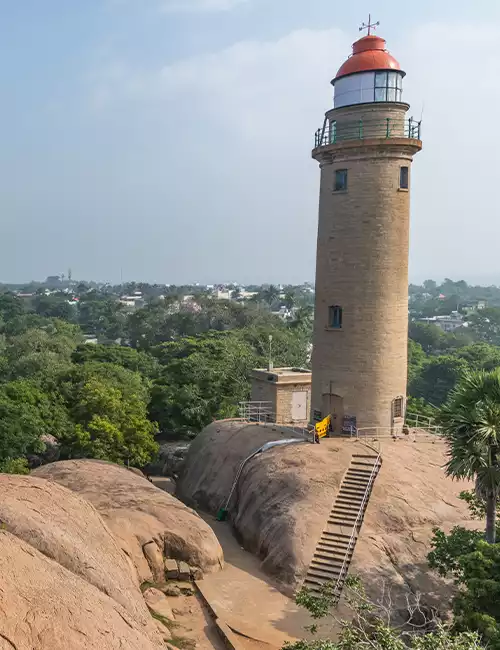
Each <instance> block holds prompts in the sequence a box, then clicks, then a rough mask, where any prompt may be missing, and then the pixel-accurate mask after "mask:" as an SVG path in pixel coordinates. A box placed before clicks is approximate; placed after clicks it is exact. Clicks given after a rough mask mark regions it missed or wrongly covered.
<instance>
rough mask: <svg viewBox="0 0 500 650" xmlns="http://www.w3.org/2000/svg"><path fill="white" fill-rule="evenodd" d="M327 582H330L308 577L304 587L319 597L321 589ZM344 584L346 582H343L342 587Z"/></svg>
mask: <svg viewBox="0 0 500 650" xmlns="http://www.w3.org/2000/svg"><path fill="white" fill-rule="evenodd" d="M326 582H328V580H321V579H320V578H315V577H313V576H311V577H307V578H306V579H305V580H304V587H307V588H308V589H309V590H310V591H313V592H315V593H316V594H318V596H319V595H320V593H321V591H320V589H321V587H322V586H323V585H324V584H325V583H326ZM343 584H344V581H343V580H342V582H341V583H340V586H342V585H343Z"/></svg>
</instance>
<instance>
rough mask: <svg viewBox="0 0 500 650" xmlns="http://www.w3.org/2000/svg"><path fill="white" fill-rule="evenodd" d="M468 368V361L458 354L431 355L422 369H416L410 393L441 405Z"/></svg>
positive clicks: (435, 404) (410, 385)
mask: <svg viewBox="0 0 500 650" xmlns="http://www.w3.org/2000/svg"><path fill="white" fill-rule="evenodd" d="M413 370H415V369H413ZM467 370H468V366H467V363H466V361H465V360H464V359H460V358H458V357H456V356H453V355H449V354H447V355H441V356H438V357H430V358H428V359H427V360H426V361H425V362H424V363H423V365H422V366H421V368H420V369H418V370H415V372H414V374H413V376H412V378H411V381H410V384H409V387H408V388H409V393H410V395H411V396H412V397H421V398H423V399H424V400H426V401H427V402H429V403H430V404H433V405H434V406H440V405H441V404H443V403H444V402H445V401H446V399H447V397H448V395H449V393H450V391H452V390H453V388H454V387H455V385H456V383H457V382H458V381H459V379H460V378H461V377H462V375H463V374H464V372H466V371H467Z"/></svg>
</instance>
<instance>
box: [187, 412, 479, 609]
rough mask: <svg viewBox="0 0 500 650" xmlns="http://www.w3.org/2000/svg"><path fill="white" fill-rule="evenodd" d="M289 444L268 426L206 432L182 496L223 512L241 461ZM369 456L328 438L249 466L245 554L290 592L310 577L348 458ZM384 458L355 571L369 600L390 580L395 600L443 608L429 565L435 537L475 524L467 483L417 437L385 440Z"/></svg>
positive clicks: (244, 487)
mask: <svg viewBox="0 0 500 650" xmlns="http://www.w3.org/2000/svg"><path fill="white" fill-rule="evenodd" d="M289 436H290V432H287V431H286V429H281V428H280V427H277V426H270V425H266V426H263V425H258V424H244V423H237V422H215V423H213V424H211V425H209V426H208V427H207V428H206V429H205V430H204V431H203V432H202V433H201V434H200V435H199V436H198V437H197V438H196V439H195V440H194V441H193V443H192V444H191V447H190V450H189V453H188V456H187V458H186V461H185V464H184V469H183V471H182V474H181V476H180V478H179V481H178V483H177V494H178V495H179V497H180V498H181V499H182V500H183V501H185V502H186V503H188V504H190V505H198V506H201V507H202V508H204V509H206V510H208V511H210V512H212V513H215V512H217V510H218V509H219V508H220V507H221V505H222V504H223V503H224V502H225V500H226V499H227V497H228V496H229V493H230V490H231V486H232V484H233V481H234V478H235V476H236V474H237V472H238V468H239V467H240V464H241V462H242V461H243V460H244V459H245V458H246V457H247V456H248V455H249V454H250V453H251V452H252V451H255V450H256V449H258V448H259V447H260V446H261V445H262V444H264V443H265V442H267V441H271V440H277V439H280V438H284V437H289ZM363 449H365V452H366V448H365V447H364V445H363V444H362V443H361V442H356V441H354V440H350V439H330V440H326V441H324V442H322V443H321V444H320V445H311V444H304V445H293V446H290V447H280V448H275V449H272V450H270V451H267V452H265V453H263V454H259V455H258V456H256V457H255V458H253V459H252V460H251V461H249V462H248V463H247V464H246V466H245V467H244V469H243V471H242V473H241V476H240V479H239V481H238V484H237V488H236V490H235V492H234V495H233V497H232V499H231V502H230V505H229V512H230V518H231V521H232V522H233V525H234V527H235V529H236V531H237V534H238V537H239V539H240V540H241V541H242V543H243V545H244V546H245V548H246V549H247V550H249V551H251V552H253V553H255V554H256V555H258V556H259V557H260V558H261V559H262V567H263V569H264V570H265V571H267V573H268V574H270V575H272V576H274V578H275V579H276V581H277V583H278V586H280V587H281V588H282V589H283V590H284V591H285V592H287V593H291V592H292V591H293V590H294V589H295V588H296V587H297V586H299V585H300V584H301V582H302V580H303V578H304V577H305V574H306V571H307V568H308V566H309V564H310V561H311V558H312V556H313V553H314V550H315V546H316V543H317V541H318V539H319V537H320V535H321V533H322V530H323V528H324V526H325V524H326V521H327V518H328V515H329V513H330V510H331V507H332V504H333V501H334V497H335V495H336V493H337V491H338V489H339V487H340V484H341V482H342V478H343V475H344V473H345V472H346V470H347V468H348V466H349V464H350V461H351V458H352V454H353V453H363ZM381 452H382V459H383V463H382V467H381V470H380V473H379V475H378V477H377V479H376V482H375V486H374V490H373V493H372V495H371V498H370V501H369V505H368V509H367V511H366V515H365V519H364V523H363V527H362V529H361V534H360V537H359V541H358V543H357V546H356V550H355V553H354V557H353V562H352V564H351V572H353V573H356V574H358V575H360V576H361V578H362V579H363V580H364V582H365V585H366V587H367V589H368V591H369V592H370V591H373V593H376V592H377V591H378V589H379V582H380V581H381V580H385V581H386V582H387V583H388V586H392V587H394V588H395V589H396V591H399V592H401V591H402V590H412V591H415V592H416V591H421V592H422V593H424V594H426V596H427V598H428V602H432V604H437V605H438V606H439V605H440V604H441V603H442V601H443V599H444V600H446V598H447V597H448V596H449V595H450V593H451V592H450V588H449V585H447V584H446V583H445V582H444V581H443V580H441V579H439V578H438V577H437V576H436V575H434V574H432V573H431V572H430V571H429V569H428V566H427V564H426V556H427V554H428V552H429V550H430V545H429V542H430V538H431V536H432V529H433V527H434V526H439V527H442V528H444V529H446V530H448V529H450V528H451V527H452V526H454V525H465V526H467V527H471V526H474V527H477V526H478V522H472V521H471V520H470V518H469V513H468V509H467V506H466V504H465V503H463V502H462V501H460V500H459V499H458V494H459V492H460V491H461V490H464V489H469V488H470V485H469V484H468V483H465V482H453V481H452V480H451V479H449V478H447V477H446V476H445V474H444V471H443V469H442V467H443V465H444V463H445V447H444V443H442V442H439V441H438V442H436V441H435V440H434V439H431V438H430V437H428V436H421V437H420V438H419V437H418V436H417V442H411V441H410V439H402V440H397V441H393V440H392V439H390V438H389V439H385V440H382V441H381ZM368 453H373V452H372V451H368Z"/></svg>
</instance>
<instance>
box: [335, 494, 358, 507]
mask: <svg viewBox="0 0 500 650" xmlns="http://www.w3.org/2000/svg"><path fill="white" fill-rule="evenodd" d="M362 503H363V497H362V496H361V495H360V496H359V497H357V496H356V497H354V496H352V497H348V496H344V495H342V496H338V497H337V498H336V499H335V507H336V506H337V504H338V505H346V504H348V505H354V506H358V507H359V506H360V505H361V504H362Z"/></svg>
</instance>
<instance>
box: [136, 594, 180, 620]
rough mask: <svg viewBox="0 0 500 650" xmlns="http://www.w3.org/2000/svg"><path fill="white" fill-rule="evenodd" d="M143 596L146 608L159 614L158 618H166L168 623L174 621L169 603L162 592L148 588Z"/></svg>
mask: <svg viewBox="0 0 500 650" xmlns="http://www.w3.org/2000/svg"><path fill="white" fill-rule="evenodd" d="M143 596H144V600H145V601H146V604H147V606H148V607H149V609H150V610H151V611H153V612H155V614H159V615H160V616H163V618H167V619H168V620H169V621H173V620H174V619H175V616H174V614H173V612H172V608H171V607H170V603H169V602H168V600H167V597H166V596H165V594H164V593H163V592H162V591H160V590H159V589H155V588H154V587H150V588H149V589H146V591H145V592H144V593H143Z"/></svg>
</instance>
